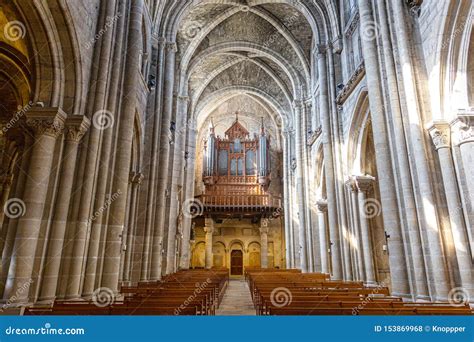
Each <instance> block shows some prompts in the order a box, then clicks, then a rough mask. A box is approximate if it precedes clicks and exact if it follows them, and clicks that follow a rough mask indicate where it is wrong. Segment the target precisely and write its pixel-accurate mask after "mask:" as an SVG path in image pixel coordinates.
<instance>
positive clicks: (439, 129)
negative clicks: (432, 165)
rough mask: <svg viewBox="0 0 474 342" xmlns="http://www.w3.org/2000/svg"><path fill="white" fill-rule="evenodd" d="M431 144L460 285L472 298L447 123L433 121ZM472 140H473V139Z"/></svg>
mask: <svg viewBox="0 0 474 342" xmlns="http://www.w3.org/2000/svg"><path fill="white" fill-rule="evenodd" d="M429 131H430V135H431V138H432V139H433V144H434V145H435V148H436V150H437V151H438V155H439V162H440V165H441V174H442V175H443V185H444V191H445V194H446V202H447V204H448V212H449V221H450V223H451V232H452V234H453V241H454V247H455V248H456V259H457V262H458V267H459V275H460V277H461V285H462V287H463V288H464V289H465V290H466V291H467V292H468V293H469V295H470V296H471V298H474V297H473V296H474V293H473V288H472V284H473V278H472V259H471V256H470V253H469V239H468V236H467V230H466V226H465V221H464V217H463V210H462V203H461V197H460V194H459V188H458V183H457V179H456V170H455V168H454V163H453V158H452V155H451V128H450V127H449V124H448V123H445V122H435V123H434V124H433V125H432V126H431V128H430V129H429ZM473 142H474V140H473Z"/></svg>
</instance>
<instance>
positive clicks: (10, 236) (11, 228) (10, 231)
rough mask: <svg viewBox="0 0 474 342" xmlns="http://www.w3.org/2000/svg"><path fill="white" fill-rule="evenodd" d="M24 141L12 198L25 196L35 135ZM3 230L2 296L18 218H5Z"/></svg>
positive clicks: (25, 136)
mask: <svg viewBox="0 0 474 342" xmlns="http://www.w3.org/2000/svg"><path fill="white" fill-rule="evenodd" d="M24 140H25V141H24V143H23V146H22V147H21V162H20V164H19V165H18V166H17V170H16V174H17V175H18V177H17V178H16V179H15V186H14V189H13V194H12V196H11V197H12V198H19V199H21V198H23V194H24V191H25V185H26V179H27V178H28V175H27V174H26V173H25V172H24V170H28V169H29V165H30V159H31V158H30V156H31V152H32V149H31V146H33V137H31V136H30V134H29V132H25V134H24ZM1 228H2V231H5V234H6V236H5V241H4V246H3V249H2V254H1V255H2V263H1V273H0V298H2V296H3V293H4V289H5V283H6V280H7V277H8V271H9V269H10V263H11V261H12V253H13V247H14V244H15V236H16V232H17V230H18V219H17V218H16V219H15V218H12V219H8V220H5V221H4V222H3V225H2V227H1Z"/></svg>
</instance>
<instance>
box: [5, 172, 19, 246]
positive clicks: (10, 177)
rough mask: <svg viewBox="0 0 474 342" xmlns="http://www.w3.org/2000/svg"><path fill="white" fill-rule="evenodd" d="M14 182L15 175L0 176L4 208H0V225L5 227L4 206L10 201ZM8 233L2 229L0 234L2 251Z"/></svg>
mask: <svg viewBox="0 0 474 342" xmlns="http://www.w3.org/2000/svg"><path fill="white" fill-rule="evenodd" d="M20 172H21V171H20ZM12 182H13V175H9V174H3V175H2V176H1V177H0V183H1V184H2V198H1V200H0V201H1V202H0V208H2V210H0V227H3V223H4V218H5V210H4V209H3V208H4V206H5V204H6V202H7V201H8V198H9V197H10V188H11V186H12ZM6 234H7V232H6V230H3V229H2V232H1V235H0V253H1V252H2V251H3V246H4V243H5V236H6Z"/></svg>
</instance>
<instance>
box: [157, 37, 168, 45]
mask: <svg viewBox="0 0 474 342" xmlns="http://www.w3.org/2000/svg"><path fill="white" fill-rule="evenodd" d="M157 41H158V45H163V46H164V45H165V44H166V38H165V37H159V38H158V39H157Z"/></svg>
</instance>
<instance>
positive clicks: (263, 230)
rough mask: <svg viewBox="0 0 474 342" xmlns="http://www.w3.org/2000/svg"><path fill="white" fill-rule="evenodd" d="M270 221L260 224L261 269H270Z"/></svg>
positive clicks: (263, 219)
mask: <svg viewBox="0 0 474 342" xmlns="http://www.w3.org/2000/svg"><path fill="white" fill-rule="evenodd" d="M268 230H269V228H268V219H266V218H262V220H261V222H260V267H262V268H268Z"/></svg>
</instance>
